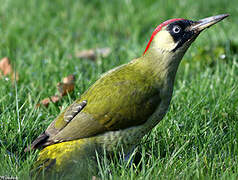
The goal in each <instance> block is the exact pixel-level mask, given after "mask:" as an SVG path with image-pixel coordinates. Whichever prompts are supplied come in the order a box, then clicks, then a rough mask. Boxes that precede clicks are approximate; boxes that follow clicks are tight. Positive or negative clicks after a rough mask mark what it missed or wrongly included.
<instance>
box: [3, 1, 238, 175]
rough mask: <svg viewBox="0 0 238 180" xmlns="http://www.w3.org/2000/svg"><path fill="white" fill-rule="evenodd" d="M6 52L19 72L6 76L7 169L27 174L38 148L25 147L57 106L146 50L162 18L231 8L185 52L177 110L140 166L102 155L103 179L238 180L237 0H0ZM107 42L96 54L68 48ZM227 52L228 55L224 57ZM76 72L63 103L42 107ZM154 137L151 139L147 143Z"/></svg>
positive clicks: (144, 146) (145, 148) (145, 147)
mask: <svg viewBox="0 0 238 180" xmlns="http://www.w3.org/2000/svg"><path fill="white" fill-rule="evenodd" d="M0 2H1V3H0V4H1V6H0V34H1V40H0V57H5V56H7V57H9V58H10V59H11V60H12V63H13V65H14V67H15V69H16V71H17V72H18V73H19V76H20V80H19V82H18V83H17V84H16V85H15V86H13V85H12V83H11V82H10V81H7V80H6V79H0V127H1V128H0V162H1V167H0V176H14V177H15V176H17V177H19V178H20V179H25V178H29V177H27V174H28V173H29V170H30V167H31V165H32V164H33V162H34V160H35V158H36V157H37V152H33V153H31V154H25V153H24V148H25V147H26V146H27V144H29V143H30V142H32V140H34V139H35V138H36V137H37V135H39V134H40V133H41V132H42V131H43V130H44V129H45V128H46V127H47V126H48V125H49V124H50V122H51V121H52V120H53V119H54V118H55V117H56V116H57V114H58V113H59V112H60V109H59V106H63V107H66V106H67V105H69V104H70V103H71V102H72V101H73V100H75V99H76V98H77V97H79V96H80V94H81V93H83V92H84V91H85V90H86V89H87V88H88V87H89V86H90V85H91V84H92V83H93V82H95V81H96V79H97V78H98V77H99V76H100V74H102V73H103V72H105V71H107V70H109V69H111V68H113V67H115V66H118V65H120V64H123V63H126V62H128V61H130V60H131V59H133V58H135V57H138V56H140V55H141V54H142V53H143V50H144V49H145V46H146V43H147V42H148V40H149V37H150V35H151V33H152V31H153V29H154V28H155V27H156V25H158V24H160V23H161V22H163V21H164V20H167V19H169V18H174V17H176V18H177V17H183V18H188V19H194V20H196V19H199V18H204V17H207V16H211V15H216V14H222V13H230V15H231V16H230V17H229V18H228V19H226V20H225V21H224V22H222V23H220V24H218V25H216V26H214V27H212V28H211V29H209V30H207V31H206V32H203V33H202V35H200V37H199V38H198V39H197V40H196V42H195V43H194V44H193V45H192V47H191V48H190V49H189V51H188V52H187V54H186V55H185V57H184V60H183V62H182V64H181V65H180V68H179V71H178V73H177V77H176V84H175V88H174V95H173V99H172V102H171V106H170V110H169V112H168V113H167V115H166V117H165V118H164V119H163V121H162V122H161V123H160V124H159V125H158V126H157V127H156V128H155V129H154V130H153V132H152V133H151V135H150V136H149V137H148V139H147V141H146V140H145V139H144V140H143V141H142V142H141V146H138V152H140V153H141V156H142V158H141V161H140V162H139V165H138V166H136V167H134V166H132V167H129V166H128V164H126V163H121V162H118V161H115V162H114V161H113V162H109V161H105V162H104V163H103V162H102V165H101V168H100V171H99V177H101V178H102V179H155V178H157V179H237V176H238V164H237V162H238V145H237V143H238V125H237V120H238V93H237V92H238V80H237V79H238V78H237V77H238V58H237V52H238V36H236V34H237V28H238V25H237V24H238V23H237V11H238V10H237V8H236V7H237V6H238V2H236V1H223V0H216V1H207V0H201V1H199V2H194V1H178V2H175V1H172V0H168V1H136V0H122V1H119V0H113V1H106V0H102V1H86V0H81V1H73V0H68V1H66V0H62V1H59V0H58V1H26V0H18V1H14V0H8V1H3V0H0ZM97 47H110V48H111V49H112V53H111V54H110V56H109V57H107V58H103V59H102V58H100V59H99V60H98V61H97V62H92V61H87V60H82V59H77V58H76V57H74V56H72V58H69V56H70V55H72V54H74V52H75V51H78V50H81V49H87V48H97ZM223 54H225V58H221V55H223ZM72 73H73V74H75V75H76V89H75V91H74V92H73V93H72V94H70V95H69V96H66V97H65V98H63V100H62V101H60V102H59V104H58V105H53V104H52V105H50V106H49V108H38V109H36V108H35V105H36V104H37V103H38V101H39V100H40V99H43V98H45V97H48V96H50V95H53V94H55V92H56V84H57V82H59V81H60V80H61V78H62V77H65V76H67V75H69V74H72ZM148 140H149V141H148Z"/></svg>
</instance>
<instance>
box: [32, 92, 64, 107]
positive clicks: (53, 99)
mask: <svg viewBox="0 0 238 180" xmlns="http://www.w3.org/2000/svg"><path fill="white" fill-rule="evenodd" d="M60 99H61V96H58V95H55V96H51V97H48V98H45V99H43V100H41V102H40V103H38V104H37V105H36V107H39V106H40V105H43V106H45V107H48V106H49V104H50V102H52V103H56V102H58V101H59V100H60Z"/></svg>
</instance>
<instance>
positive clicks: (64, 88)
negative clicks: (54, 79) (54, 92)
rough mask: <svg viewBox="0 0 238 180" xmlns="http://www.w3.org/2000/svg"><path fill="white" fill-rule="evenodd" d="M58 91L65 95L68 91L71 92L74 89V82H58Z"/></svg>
mask: <svg viewBox="0 0 238 180" xmlns="http://www.w3.org/2000/svg"><path fill="white" fill-rule="evenodd" d="M57 88H58V91H59V93H60V96H65V95H66V94H67V93H70V92H72V91H73V90H74V84H73V83H70V84H64V83H58V84H57Z"/></svg>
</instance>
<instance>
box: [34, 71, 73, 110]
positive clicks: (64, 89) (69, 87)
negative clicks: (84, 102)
mask: <svg viewBox="0 0 238 180" xmlns="http://www.w3.org/2000/svg"><path fill="white" fill-rule="evenodd" d="M62 81H63V82H60V83H58V84H57V89H58V91H59V95H54V96H51V97H49V98H45V99H43V100H41V102H40V103H38V104H37V105H36V107H39V106H40V105H43V106H45V107H48V106H49V103H50V102H52V103H56V102H58V101H59V100H60V99H61V98H62V96H65V95H66V94H67V93H70V92H72V91H73V90H74V81H75V76H74V75H69V76H67V77H65V78H63V80H62Z"/></svg>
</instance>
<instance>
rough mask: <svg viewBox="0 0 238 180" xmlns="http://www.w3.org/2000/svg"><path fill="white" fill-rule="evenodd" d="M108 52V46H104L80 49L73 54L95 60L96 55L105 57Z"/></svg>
mask: <svg viewBox="0 0 238 180" xmlns="http://www.w3.org/2000/svg"><path fill="white" fill-rule="evenodd" d="M110 53H111V49H110V48H108V47H105V48H96V49H88V50H82V51H79V52H76V53H75V56H76V57H77V58H82V59H91V60H96V59H97V57H99V56H101V57H103V58H106V57H108V56H109V54H110Z"/></svg>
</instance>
